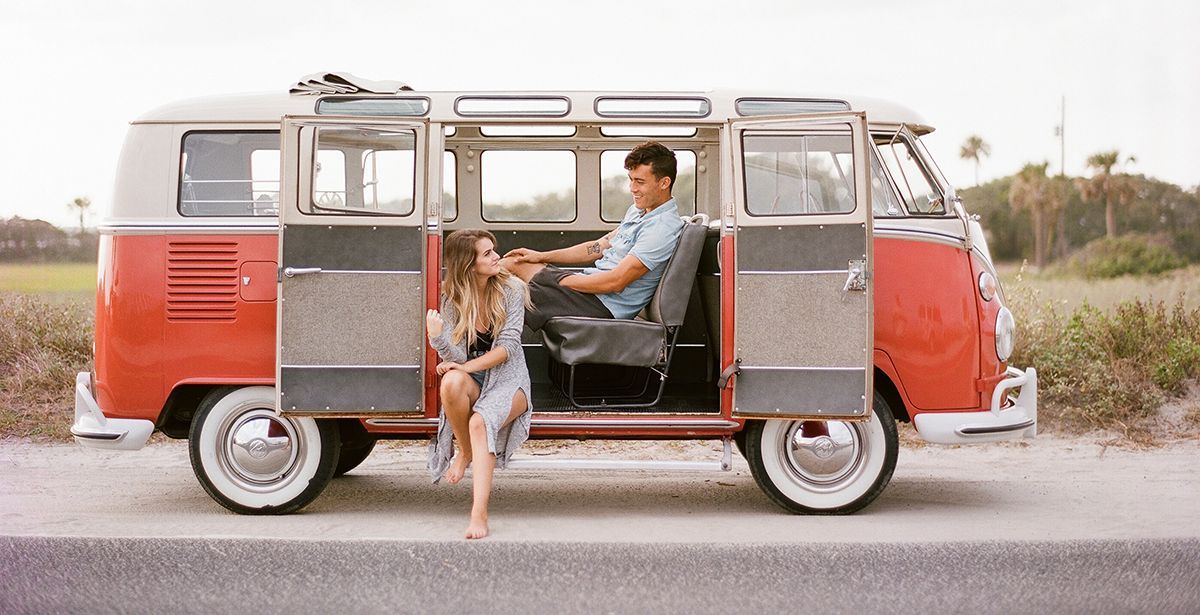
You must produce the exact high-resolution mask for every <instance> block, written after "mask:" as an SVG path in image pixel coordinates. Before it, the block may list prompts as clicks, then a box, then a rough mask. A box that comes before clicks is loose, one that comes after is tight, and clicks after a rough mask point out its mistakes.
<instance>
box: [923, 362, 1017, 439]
mask: <svg viewBox="0 0 1200 615" xmlns="http://www.w3.org/2000/svg"><path fill="white" fill-rule="evenodd" d="M1016 388H1020V389H1021V391H1020V393H1018V394H1017V396H1016V397H1013V396H1012V395H1010V394H1009V393H1010V391H1012V390H1013V389H1016ZM1037 405H1038V398H1037V370H1035V369H1034V368H1032V367H1030V368H1029V369H1027V370H1025V371H1021V370H1019V369H1017V368H1015V367H1010V368H1008V377H1007V378H1005V379H1004V380H1001V381H1000V382H999V384H997V385H996V390H995V391H994V392H993V393H992V404H991V409H990V410H984V411H977V412H925V413H922V414H918V415H917V416H916V417H914V418H913V424H914V425H915V426H916V428H917V433H918V434H919V435H920V436H921V438H923V439H924V440H925V441H926V442H932V443H934V444H974V443H977V442H1000V441H1004V440H1020V439H1023V438H1032V437H1034V436H1036V435H1037Z"/></svg>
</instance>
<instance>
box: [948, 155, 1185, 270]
mask: <svg viewBox="0 0 1200 615" xmlns="http://www.w3.org/2000/svg"><path fill="white" fill-rule="evenodd" d="M988 154H990V148H989V147H988V145H987V144H986V143H985V142H984V141H983V140H982V139H981V138H979V137H978V136H974V135H973V136H971V137H969V138H968V139H967V141H966V142H965V143H964V144H963V146H962V148H961V150H960V157H962V158H963V159H965V160H970V161H973V162H974V163H975V165H976V169H978V165H979V163H980V160H981V159H982V158H984V157H986V156H987V155H988ZM1135 162H1136V158H1134V157H1132V156H1122V154H1121V153H1120V152H1119V151H1116V150H1112V151H1105V152H1098V153H1096V154H1093V155H1092V156H1089V157H1088V159H1087V166H1088V169H1089V170H1090V172H1091V174H1090V176H1088V177H1068V176H1065V175H1061V174H1060V175H1054V176H1051V175H1049V174H1048V173H1047V172H1046V171H1047V167H1048V166H1049V165H1048V163H1045V162H1041V163H1028V164H1026V165H1025V166H1024V167H1022V168H1021V170H1020V171H1018V172H1017V173H1015V174H1013V175H1010V176H1008V177H1001V178H998V179H994V180H992V181H990V182H987V183H985V184H978V182H977V185H976V186H975V187H972V188H966V189H962V190H959V191H958V193H959V196H961V197H962V198H963V201H964V202H965V204H966V206H967V208H968V209H969V210H970V211H971V212H972V213H976V214H979V215H980V217H981V219H982V222H983V226H984V229H985V230H986V231H987V233H988V245H989V247H990V248H991V252H992V256H993V257H994V258H996V259H997V260H1029V261H1030V262H1032V263H1034V264H1035V265H1037V266H1039V267H1042V266H1046V265H1048V264H1051V263H1053V262H1055V261H1065V260H1067V259H1068V258H1070V257H1071V256H1072V255H1073V254H1076V253H1078V252H1079V251H1080V250H1081V249H1083V248H1086V247H1087V246H1089V244H1103V243H1106V242H1107V243H1113V242H1115V241H1117V240H1118V238H1126V239H1130V238H1133V239H1135V240H1136V241H1139V242H1142V243H1146V244H1149V245H1151V246H1154V247H1156V248H1158V249H1161V250H1166V251H1169V252H1170V253H1171V254H1173V255H1175V256H1177V257H1178V258H1179V259H1181V260H1182V261H1186V262H1200V187H1197V188H1192V189H1191V190H1186V189H1184V188H1182V187H1180V186H1177V185H1175V184H1172V183H1169V182H1164V181H1161V180H1157V179H1154V178H1152V177H1147V176H1145V175H1143V174H1135V173H1131V172H1129V171H1128V168H1129V166H1131V165H1132V164H1133V163H1135Z"/></svg>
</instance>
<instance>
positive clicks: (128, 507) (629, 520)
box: [0, 439, 1200, 614]
mask: <svg viewBox="0 0 1200 615" xmlns="http://www.w3.org/2000/svg"><path fill="white" fill-rule="evenodd" d="M706 446H708V445H707V444H705V443H700V444H680V443H665V444H652V443H650V444H647V443H634V444H630V443H624V444H606V443H592V444H589V445H587V446H581V445H568V446H567V447H566V450H560V449H557V448H545V447H541V448H539V446H538V445H530V446H529V447H528V449H527V450H526V454H530V455H535V456H551V455H557V454H568V455H572V456H580V455H581V454H583V455H603V456H623V457H626V458H629V457H638V456H642V457H646V456H649V457H652V458H656V459H661V458H664V457H672V456H674V457H683V458H693V459H694V458H696V457H697V456H698V455H704V454H706V453H707V452H712V451H706V450H705V447H706ZM423 458H424V450H423V448H422V447H419V446H413V447H401V448H391V447H384V448H382V449H381V450H379V451H378V452H377V453H375V454H373V455H372V456H371V458H369V459H368V460H367V462H366V463H364V464H363V466H362V467H361V468H359V469H356V470H355V471H354V472H352V473H351V474H350V475H348V476H346V477H343V478H340V479H338V480H336V481H334V482H333V483H332V484H331V485H330V487H329V488H328V489H327V490H326V492H325V493H324V494H322V495H321V497H320V498H318V499H317V500H316V501H315V502H314V503H313V504H311V505H310V506H309V507H307V508H306V509H305V510H304V511H302V512H301V513H300V514H295V515H289V516H285V517H247V516H239V515H234V514H231V513H229V512H228V511H226V510H225V509H223V508H221V507H220V506H218V505H217V504H215V503H214V502H212V500H210V499H209V498H208V497H207V496H206V495H205V494H204V492H203V491H202V490H201V489H200V487H199V485H198V484H197V483H196V480H195V477H194V476H192V473H191V469H190V467H189V465H188V461H187V450H186V447H185V446H183V445H182V444H181V443H167V444H159V445H154V446H150V447H148V448H146V449H143V450H141V451H135V452H131V453H104V452H98V451H88V450H82V449H79V448H76V447H72V446H50V447H46V446H37V445H32V444H28V443H22V442H11V441H9V442H0V613H3V614H7V613H10V612H18V613H20V612H46V611H61V612H92V611H123V612H160V611H167V612H169V611H184V612H186V611H190V612H213V611H217V612H230V611H243V610H262V611H264V612H283V611H292V612H327V611H334V610H335V609H337V610H339V611H340V610H349V611H352V612H362V611H367V612H370V611H379V610H387V609H390V608H396V609H398V610H400V611H407V612H438V611H443V612H451V611H453V612H464V610H468V611H470V610H480V609H481V608H484V607H488V608H489V610H494V611H497V612H604V611H614V612H648V611H656V612H664V611H666V612H718V611H720V612H742V611H749V612H758V611H767V610H772V611H775V610H780V609H787V610H788V611H797V610H804V611H817V612H842V611H856V612H862V611H864V610H878V611H882V612H910V611H911V612H1020V613H1026V612H1056V613H1057V612H1146V613H1171V612H1180V613H1187V612H1191V613H1197V612H1200V555H1198V554H1200V522H1198V521H1197V520H1198V519H1200V464H1197V463H1196V459H1198V458H1200V443H1197V442H1185V443H1177V444H1174V445H1171V446H1168V447H1165V448H1160V449H1149V450H1130V449H1114V448H1105V447H1103V446H1100V445H1097V444H1094V443H1086V442H1075V441H1069V440H1054V439H1039V440H1037V441H1036V442H1034V443H1033V444H1031V445H1028V446H1021V445H1008V446H983V447H972V448H961V449H956V448H937V447H926V448H905V449H903V450H902V451H901V454H900V462H899V466H898V468H897V471H896V475H895V478H894V479H893V481H892V484H891V485H890V486H889V487H888V489H887V490H886V491H885V492H884V494H883V495H882V496H881V497H880V498H879V499H878V500H877V501H876V502H875V503H874V504H872V505H871V506H870V507H868V508H867V509H865V510H863V511H862V512H861V513H859V514H856V515H852V516H848V517H804V516H793V515H787V514H784V513H783V512H782V511H780V510H779V509H778V508H776V507H775V506H773V505H772V504H771V503H770V502H769V501H767V499H766V498H765V496H763V495H762V493H761V492H760V491H759V489H758V487H757V486H756V485H755V484H754V481H753V479H752V478H751V477H750V476H749V473H748V471H747V469H746V465H745V462H744V461H743V460H742V459H741V458H736V459H735V460H734V461H735V463H734V470H733V471H732V472H642V471H638V472H607V473H605V472H583V471H559V472H553V471H552V472H544V471H510V472H504V473H501V474H500V475H498V477H497V483H496V491H495V493H494V496H493V500H492V501H493V507H492V530H493V536H492V537H490V538H489V539H488V540H487V541H485V542H483V543H467V542H465V541H462V540H461V531H462V529H463V527H464V525H465V521H466V513H467V510H468V508H469V505H470V489H469V486H468V485H466V484H461V485H457V486H453V487H451V486H448V485H436V486H435V485H431V484H430V483H429V477H428V475H427V474H426V472H425V470H424V467H423V466H424V463H423Z"/></svg>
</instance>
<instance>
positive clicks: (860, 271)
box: [842, 259, 867, 292]
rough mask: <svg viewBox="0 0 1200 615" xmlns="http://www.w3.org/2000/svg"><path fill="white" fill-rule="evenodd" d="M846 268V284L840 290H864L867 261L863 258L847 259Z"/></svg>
mask: <svg viewBox="0 0 1200 615" xmlns="http://www.w3.org/2000/svg"><path fill="white" fill-rule="evenodd" d="M846 269H847V271H846V285H845V286H843V287H842V292H849V291H852V290H858V291H866V290H867V261H866V260H865V259H864V260H852V261H847V262H846Z"/></svg>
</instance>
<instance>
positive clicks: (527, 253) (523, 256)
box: [504, 248, 546, 263]
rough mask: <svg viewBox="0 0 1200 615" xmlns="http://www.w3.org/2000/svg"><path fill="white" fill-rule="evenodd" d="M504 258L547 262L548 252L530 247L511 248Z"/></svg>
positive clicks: (525, 261) (518, 260)
mask: <svg viewBox="0 0 1200 615" xmlns="http://www.w3.org/2000/svg"><path fill="white" fill-rule="evenodd" d="M504 258H513V259H516V261H517V262H518V263H544V262H546V254H545V253H544V252H538V251H537V250H530V249H529V248H514V249H512V250H509V251H508V253H507V254H505V255H504Z"/></svg>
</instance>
